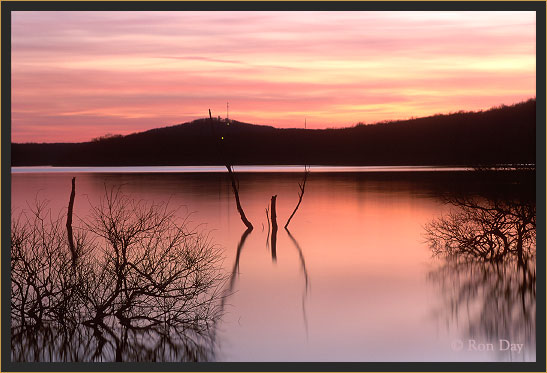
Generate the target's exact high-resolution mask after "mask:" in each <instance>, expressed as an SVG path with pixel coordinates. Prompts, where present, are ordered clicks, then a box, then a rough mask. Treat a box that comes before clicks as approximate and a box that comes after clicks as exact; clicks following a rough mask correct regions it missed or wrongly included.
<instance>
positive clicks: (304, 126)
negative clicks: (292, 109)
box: [304, 118, 306, 129]
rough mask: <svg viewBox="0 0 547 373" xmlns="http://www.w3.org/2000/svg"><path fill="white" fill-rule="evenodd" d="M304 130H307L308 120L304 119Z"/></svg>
mask: <svg viewBox="0 0 547 373" xmlns="http://www.w3.org/2000/svg"><path fill="white" fill-rule="evenodd" d="M304 129H306V118H304Z"/></svg>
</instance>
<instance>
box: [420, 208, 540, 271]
mask: <svg viewBox="0 0 547 373" xmlns="http://www.w3.org/2000/svg"><path fill="white" fill-rule="evenodd" d="M449 203H451V204H452V205H453V206H455V207H456V208H457V209H455V210H452V211H451V212H450V213H449V214H448V215H447V216H443V217H440V218H438V219H436V220H434V221H433V222H431V223H429V224H428V225H427V226H426V227H425V229H426V232H427V233H426V237H427V240H428V242H429V244H430V246H431V248H432V249H433V252H434V253H435V254H448V255H458V256H460V257H461V256H465V257H475V258H480V259H483V260H489V261H499V260H502V259H504V258H505V257H507V256H510V255H514V256H516V257H517V258H518V261H519V263H521V264H522V263H524V261H525V260H526V259H527V258H528V257H529V256H530V255H533V254H534V253H535V242H536V208H535V204H534V203H532V202H528V201H522V200H499V199H484V198H452V199H450V200H449Z"/></svg>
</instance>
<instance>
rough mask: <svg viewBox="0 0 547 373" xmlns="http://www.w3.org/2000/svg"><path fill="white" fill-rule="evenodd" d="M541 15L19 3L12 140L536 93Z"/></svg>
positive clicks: (393, 109)
mask: <svg viewBox="0 0 547 373" xmlns="http://www.w3.org/2000/svg"><path fill="white" fill-rule="evenodd" d="M535 25H536V20H535V13H534V12H508V11H505V12H501V11H500V12H467V11H461V12H439V11H430V12H418V11H413V12H385V11H369V12H365V11H358V12H355V11H354V12H349V11H347V12H331V11H329V12H235V11H234V12H213V11H208V12H189V11H180V12H52V11H48V12H26V11H25V12H23V11H17V12H12V141H13V142H79V141H88V140H91V139H92V138H94V137H98V136H102V135H105V134H107V133H110V134H123V135H125V134H129V133H134V132H140V131H144V130H147V129H152V128H158V127H165V126H169V125H175V124H179V123H183V122H187V121H191V120H194V119H197V118H202V117H205V116H207V115H208V109H211V111H212V113H213V115H214V116H221V117H226V114H227V113H226V103H227V102H229V117H230V118H231V119H236V120H240V121H244V122H250V123H256V124H265V125H272V126H275V127H293V128H294V127H299V128H300V127H304V122H306V126H307V128H335V127H348V126H353V125H355V124H357V123H359V122H361V123H375V122H379V121H384V120H396V119H407V118H411V117H420V116H427V115H432V114H437V113H449V112H455V111H459V110H481V109H488V108H490V107H493V106H497V105H501V104H507V105H509V104H513V103H516V102H519V101H523V100H527V99H529V98H533V97H535V95H536V84H535V75H536V60H535V54H536V50H535Z"/></svg>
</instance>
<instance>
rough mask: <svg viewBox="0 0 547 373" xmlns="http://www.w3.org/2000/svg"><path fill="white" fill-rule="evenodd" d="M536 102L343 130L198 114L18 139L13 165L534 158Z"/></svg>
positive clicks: (452, 161) (509, 161) (443, 161)
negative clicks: (102, 131)
mask: <svg viewBox="0 0 547 373" xmlns="http://www.w3.org/2000/svg"><path fill="white" fill-rule="evenodd" d="M535 133H536V102H535V100H529V101H526V102H522V103H519V104H515V105H512V106H502V107H498V108H493V109H490V110H487V111H481V112H458V113H453V114H444V115H434V116H430V117H424V118H417V119H411V120H403V121H393V122H385V123H378V124H373V125H357V126H355V127H350V128H342V129H321V130H311V129H278V128H274V127H269V126H261V125H253V124H249V123H242V122H238V121H232V122H230V124H227V123H226V122H224V121H219V120H218V119H215V120H213V121H210V120H209V119H198V120H195V121H193V122H189V123H185V124H179V125H176V126H171V127H164V128H157V129H153V130H150V131H145V132H140V133H135V134H131V135H127V136H118V137H112V138H102V139H99V140H95V141H90V142H84V143H56V144H16V143H14V144H12V166H38V165H52V166H153V165H222V164H224V163H225V161H227V162H230V163H232V164H239V165H243V164H247V165H252V164H255V165H259V164H260V165H267V164H279V165H281V164H312V165H319V164H320V165H491V164H517V163H519V164H522V163H528V164H530V163H531V164H535V156H536V154H535V145H536V136H535Z"/></svg>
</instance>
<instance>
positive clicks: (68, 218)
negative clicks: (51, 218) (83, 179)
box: [66, 177, 78, 266]
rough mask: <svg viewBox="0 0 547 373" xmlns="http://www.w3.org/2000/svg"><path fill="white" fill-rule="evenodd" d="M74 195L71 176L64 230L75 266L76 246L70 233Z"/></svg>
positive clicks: (74, 182) (74, 190)
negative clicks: (70, 189)
mask: <svg viewBox="0 0 547 373" xmlns="http://www.w3.org/2000/svg"><path fill="white" fill-rule="evenodd" d="M75 196H76V178H75V177H73V178H72V191H71V192H70V200H69V201H68V213H67V215H66V232H67V237H68V246H69V248H70V253H71V254H72V265H73V266H76V260H77V258H78V255H77V252H76V247H75V246H74V236H73V233H72V212H73V210H74V197H75Z"/></svg>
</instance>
